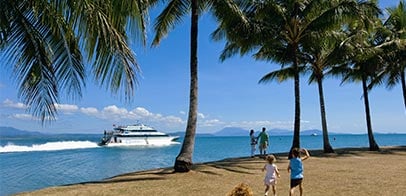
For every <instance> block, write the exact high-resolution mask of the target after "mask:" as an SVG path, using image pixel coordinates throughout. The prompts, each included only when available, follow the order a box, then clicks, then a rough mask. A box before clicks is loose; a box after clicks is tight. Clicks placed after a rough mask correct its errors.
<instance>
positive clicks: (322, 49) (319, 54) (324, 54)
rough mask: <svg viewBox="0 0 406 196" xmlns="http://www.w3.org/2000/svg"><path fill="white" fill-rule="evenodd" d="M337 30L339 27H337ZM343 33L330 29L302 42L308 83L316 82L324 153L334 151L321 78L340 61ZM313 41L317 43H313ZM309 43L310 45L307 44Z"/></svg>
mask: <svg viewBox="0 0 406 196" xmlns="http://www.w3.org/2000/svg"><path fill="white" fill-rule="evenodd" d="M337 30H339V29H337ZM344 35H345V34H344V33H341V32H340V31H331V32H328V33H327V34H325V33H324V34H322V35H314V36H309V37H310V39H312V41H310V42H306V43H305V44H303V52H304V54H305V59H306V62H308V64H309V66H308V69H309V70H310V72H311V74H310V78H309V84H310V83H317V86H318V92H319V103H320V115H321V124H322V131H323V150H324V152H325V153H334V150H333V148H332V147H331V144H330V141H329V137H328V130H327V118H326V109H325V102H324V93H323V80H324V78H325V75H326V74H327V73H328V70H329V69H330V68H331V67H332V66H333V65H337V64H340V63H342V61H343V59H342V58H341V56H340V55H339V54H337V52H338V51H339V50H337V48H338V47H339V44H340V43H341V40H342V39H343V36H344ZM314 42H316V43H318V44H314ZM308 44H310V45H308Z"/></svg>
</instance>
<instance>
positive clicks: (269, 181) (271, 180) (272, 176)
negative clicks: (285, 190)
mask: <svg viewBox="0 0 406 196" xmlns="http://www.w3.org/2000/svg"><path fill="white" fill-rule="evenodd" d="M265 159H266V161H267V163H266V164H265V165H264V167H263V168H262V171H266V174H265V179H264V184H265V195H268V191H269V188H270V186H271V185H272V192H273V195H275V196H276V187H275V186H276V177H278V178H280V177H281V176H280V174H279V170H278V167H277V166H276V165H275V164H274V162H275V156H273V155H268V156H266V158H265Z"/></svg>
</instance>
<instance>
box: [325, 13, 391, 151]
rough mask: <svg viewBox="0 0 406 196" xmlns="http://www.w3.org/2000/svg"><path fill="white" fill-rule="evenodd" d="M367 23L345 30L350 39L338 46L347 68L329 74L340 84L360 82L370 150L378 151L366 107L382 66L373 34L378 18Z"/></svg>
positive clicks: (352, 25) (379, 47) (372, 17)
mask: <svg viewBox="0 0 406 196" xmlns="http://www.w3.org/2000/svg"><path fill="white" fill-rule="evenodd" d="M367 20H370V21H363V22H361V21H357V22H354V23H352V24H350V25H349V26H348V31H349V36H348V39H347V40H346V41H344V42H343V43H342V44H341V45H342V48H344V49H343V50H344V52H343V54H344V56H345V58H346V59H347V60H348V61H347V63H346V64H342V65H340V66H337V67H334V68H333V69H331V73H332V74H340V75H342V76H343V79H342V81H343V82H357V81H361V82H362V91H363V94H362V95H363V99H364V107H365V117H366V124H367V132H368V139H369V149H370V150H371V151H377V150H379V146H378V144H377V143H376V141H375V139H374V135H373V131H372V121H371V114H370V113H371V112H370V107H369V96H368V90H369V89H368V85H369V84H371V82H372V81H373V80H374V77H376V74H377V73H378V71H379V70H380V69H381V67H382V66H381V65H382V64H383V59H382V54H383V53H382V51H383V50H382V49H381V46H382V45H377V43H376V41H375V38H376V32H378V30H377V29H378V28H379V26H380V25H381V24H380V21H379V20H378V15H375V16H374V15H370V18H369V19H367Z"/></svg>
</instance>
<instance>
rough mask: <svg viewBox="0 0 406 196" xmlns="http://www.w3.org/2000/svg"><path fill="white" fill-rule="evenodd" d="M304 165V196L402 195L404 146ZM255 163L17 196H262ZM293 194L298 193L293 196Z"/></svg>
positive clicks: (284, 162)
mask: <svg viewBox="0 0 406 196" xmlns="http://www.w3.org/2000/svg"><path fill="white" fill-rule="evenodd" d="M310 154H311V157H310V158H309V159H308V160H306V161H304V168H305V169H304V176H305V177H304V181H303V187H304V195H310V196H326V195H327V196H328V195H343V196H344V195H345V196H348V195H357V196H362V195H365V196H375V195H377V196H378V195H379V196H385V195H387V196H402V195H404V194H405V190H406V146H392V147H381V150H380V151H379V152H375V151H368V149H367V148H342V149H336V153H334V154H324V153H322V151H321V150H310ZM274 155H275V156H276V157H277V162H276V165H277V166H278V168H279V170H280V173H281V178H279V179H278V182H277V186H276V189H277V194H278V195H288V192H289V173H288V172H287V166H288V159H287V153H277V154H274ZM264 164H265V161H264V160H263V159H262V158H259V157H254V158H251V157H240V158H230V159H224V160H220V161H215V162H207V163H197V164H194V166H193V170H192V171H190V172H188V173H173V169H172V168H161V169H154V170H148V171H139V172H133V173H127V174H122V175H119V176H115V177H112V178H109V179H105V180H102V181H94V182H86V183H78V184H72V185H65V186H57V187H49V188H45V189H41V190H37V191H33V192H24V193H19V194H17V195H41V196H42V195H64V196H70V195H148V196H150V195H176V196H177V195H182V196H183V195H194V196H199V195H201V196H212V195H226V194H227V193H228V192H229V191H231V190H232V189H233V188H234V187H235V186H236V185H237V184H239V183H246V184H248V185H249V186H250V187H251V188H252V190H253V192H254V195H264V185H263V178H264V175H265V174H264V172H262V171H261V168H262V167H263V165H264ZM297 194H298V193H297Z"/></svg>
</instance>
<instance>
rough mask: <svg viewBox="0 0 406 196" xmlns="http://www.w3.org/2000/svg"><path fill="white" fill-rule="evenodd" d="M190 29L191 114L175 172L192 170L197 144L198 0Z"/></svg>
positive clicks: (195, 3)
mask: <svg viewBox="0 0 406 196" xmlns="http://www.w3.org/2000/svg"><path fill="white" fill-rule="evenodd" d="M191 23H192V24H191V30H190V35H191V36H190V97H189V114H188V121H187V128H186V133H185V139H184V140H183V144H182V148H181V151H180V153H179V155H178V156H177V157H176V161H175V165H174V170H175V172H188V171H190V170H191V166H192V165H193V163H192V156H193V150H194V146H195V135H196V122H197V98H198V83H197V81H198V80H197V69H198V66H197V32H198V13H197V0H192V16H191Z"/></svg>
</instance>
